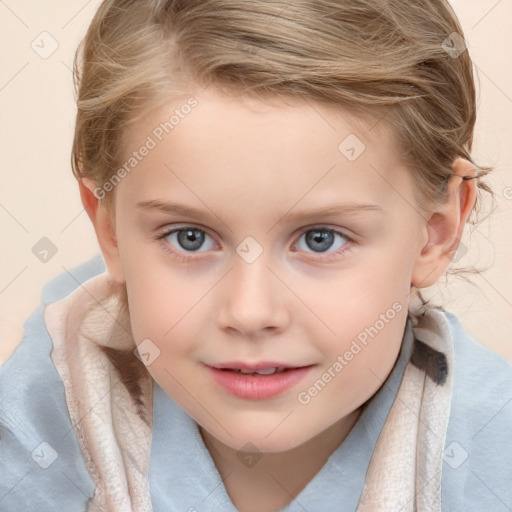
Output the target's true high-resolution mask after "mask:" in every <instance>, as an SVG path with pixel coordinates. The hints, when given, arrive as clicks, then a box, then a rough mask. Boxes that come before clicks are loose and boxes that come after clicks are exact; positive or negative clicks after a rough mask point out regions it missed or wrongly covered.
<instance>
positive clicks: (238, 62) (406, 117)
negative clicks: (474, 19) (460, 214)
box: [72, 0, 493, 224]
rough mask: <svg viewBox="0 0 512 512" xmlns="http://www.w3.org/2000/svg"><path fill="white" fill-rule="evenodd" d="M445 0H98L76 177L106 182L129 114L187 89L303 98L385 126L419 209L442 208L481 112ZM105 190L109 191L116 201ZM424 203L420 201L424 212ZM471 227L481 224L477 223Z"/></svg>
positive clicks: (85, 49)
mask: <svg viewBox="0 0 512 512" xmlns="http://www.w3.org/2000/svg"><path fill="white" fill-rule="evenodd" d="M461 44H462V45H463V44H464V39H463V31H462V28H461V26H460V24H459V22H458V20H457V17H456V15H455V13H454V12H453V10H452V9H451V7H450V5H449V3H448V2H447V1H445V0H410V1H404V0H294V1H293V2H289V3H288V4H287V5H286V6H283V4H282V2H277V1H273V0H266V1H260V0H229V1H226V0H105V1H104V2H103V3H102V4H101V5H100V7H99V9H98V11H97V13H96V15H95V16H94V19H93V21H92V23H91V25H90V27H89V29H88V31H87V34H86V36H85V38H84V40H83V41H82V43H81V45H80V47H79V48H78V50H77V54H76V56H75V63H74V76H75V87H76V89H77V106H78V112H77V118H76V128H75V136H74V142H73V150H72V167H73V172H74V174H75V176H76V177H77V178H78V179H81V178H82V177H84V176H87V177H90V178H92V179H93V180H94V181H95V183H96V184H98V185H101V184H102V183H105V182H106V181H107V180H109V178H110V177H111V176H112V175H113V174H114V173H115V172H116V170H117V168H118V167H119V165H120V164H121V162H120V161H119V155H120V146H121V144H120V140H121V137H122V135H123V131H125V130H126V129H127V128H129V125H130V122H133V121H134V120H137V119H139V118H140V117H141V116H142V115H144V113H145V112H147V111H149V110H150V109H152V108H155V107H156V106H158V105H160V104H163V103H164V102H166V101H169V99H170V98H171V97H172V96H179V95H181V96H182V95H183V93H184V91H186V90H187V85H190V84H202V85H206V84H209V83H213V84H215V86H217V87H220V88H221V89H223V90H224V91H225V92H226V93H227V92H228V91H231V92H233V93H236V92H238V94H240V92H242V93H244V94H248V95H254V96H256V97H260V98H263V97H284V98H286V97H302V98H305V99H308V100H312V101H317V102H328V103H330V104H336V105H339V106H340V107H341V108H343V109H346V110H347V111H348V112H352V113H356V114H360V115H361V116H366V117H373V118H374V119H377V123H378V122H381V121H382V122H384V123H388V124H389V125H390V126H391V127H392V132H393V134H394V137H395V140H396V147H397V151H399V154H400V155H401V157H402V159H403V161H404V163H405V164H406V165H407V166H408V168H409V169H410V170H411V172H412V176H413V178H414V180H415V183H416V184H417V187H416V189H417V193H418V195H419V203H420V204H428V203H433V204H436V203H439V202H442V201H443V199H444V193H445V190H446V186H447V183H448V179H449V177H450V176H451V175H452V174H453V171H452V167H451V166H452V163H453V161H454V159H455V158H456V157H458V156H461V157H463V158H466V159H467V160H469V161H470V162H472V163H473V164H474V165H475V167H476V168H477V170H478V172H477V177H476V180H477V185H478V189H479V190H478V194H477V196H478V197H477V202H476V204H475V208H474V210H473V212H472V214H475V213H478V209H479V203H480V199H481V197H480V193H481V190H484V191H487V192H489V193H490V194H491V195H493V192H492V190H491V189H490V188H489V187H488V185H487V184H485V183H484V182H483V181H482V180H481V178H482V177H483V176H485V175H486V174H487V173H488V172H489V171H490V170H491V168H490V167H479V166H477V165H476V164H475V162H473V160H472V158H471V155H470V152H471V147H472V142H473V130H474V125H475V120H476V98H475V96H476V94H475V84H474V77H473V66H472V62H471V59H470V56H469V52H468V51H467V49H466V48H465V47H463V46H462V47H461ZM112 195H113V193H109V194H108V195H107V196H106V197H105V203H106V205H107V206H108V205H110V204H111V203H112V199H113V198H112ZM421 207H422V208H424V206H421ZM473 224H475V222H473Z"/></svg>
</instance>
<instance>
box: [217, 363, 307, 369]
mask: <svg viewBox="0 0 512 512" xmlns="http://www.w3.org/2000/svg"><path fill="white" fill-rule="evenodd" d="M208 366H211V367H213V368H217V369H219V370H222V369H231V370H232V369H234V368H236V369H239V370H250V371H258V370H267V369H269V368H302V367H304V366H311V365H300V364H299V365H295V364H289V363H280V362H275V361H260V362H255V363H246V362H243V361H233V362H229V363H218V364H211V365H208Z"/></svg>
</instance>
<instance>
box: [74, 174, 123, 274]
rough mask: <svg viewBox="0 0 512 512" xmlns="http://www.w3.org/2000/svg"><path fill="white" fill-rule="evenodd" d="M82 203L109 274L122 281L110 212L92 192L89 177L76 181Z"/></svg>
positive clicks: (92, 188) (92, 186)
mask: <svg viewBox="0 0 512 512" xmlns="http://www.w3.org/2000/svg"><path fill="white" fill-rule="evenodd" d="M78 187H79V190H80V198H81V200H82V204H83V206H84V208H85V210H86V212H87V215H89V218H90V219H91V222H92V224H93V226H94V231H95V232H96V238H97V239H98V243H99V246H100V249H101V252H102V254H103V259H104V260H105V264H106V267H107V270H108V273H109V274H110V276H111V277H112V278H113V279H114V280H115V281H117V282H118V283H121V284H122V283H124V282H125V278H124V273H123V270H122V266H121V259H120V255H119V246H118V242H117V239H116V233H115V229H114V226H113V224H112V222H113V219H112V217H113V216H112V215H111V213H110V212H109V211H108V210H107V209H106V208H105V206H104V205H103V203H102V202H101V201H100V199H99V198H98V197H96V195H95V194H94V191H95V190H96V185H95V183H94V181H93V180H92V179H90V178H82V180H81V181H79V182H78Z"/></svg>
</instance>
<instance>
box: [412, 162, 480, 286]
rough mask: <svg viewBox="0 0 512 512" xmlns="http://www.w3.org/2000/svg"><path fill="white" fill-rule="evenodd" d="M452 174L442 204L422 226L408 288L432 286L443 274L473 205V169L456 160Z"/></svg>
mask: <svg viewBox="0 0 512 512" xmlns="http://www.w3.org/2000/svg"><path fill="white" fill-rule="evenodd" d="M453 173H454V174H453V175H452V176H451V177H450V180H449V182H448V187H447V190H446V194H445V201H444V202H443V203H442V204H440V205H439V206H438V207H437V209H436V210H435V211H434V212H433V213H432V215H431V217H430V218H429V220H428V221H427V223H426V224H425V226H424V230H425V231H424V238H423V241H422V244H421V246H420V247H419V253H418V255H417V257H416V261H415V264H414V268H413V273H412V276H411V284H412V285H413V286H415V287H417V288H427V287H429V286H432V285H433V284H434V283H436V282H437V281H438V280H439V278H440V277H441V276H442V275H443V274H444V272H445V271H446V269H447V267H448V265H449V264H450V262H451V260H452V259H453V257H454V255H455V253H456V251H457V248H458V247H459V244H460V240H461V237H462V232H463V230H464V226H465V224H466V221H467V219H468V217H469V214H470V213H471V210H472V209H473V207H474V204H475V200H476V183H475V179H472V178H475V177H476V174H475V167H474V165H473V164H472V163H471V162H469V161H468V160H466V159H463V158H457V159H456V160H455V161H454V163H453ZM425 239H426V240H427V242H426V243H424V241H425Z"/></svg>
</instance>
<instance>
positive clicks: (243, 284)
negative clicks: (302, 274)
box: [218, 256, 292, 338]
mask: <svg viewBox="0 0 512 512" xmlns="http://www.w3.org/2000/svg"><path fill="white" fill-rule="evenodd" d="M221 286H222V288H223V289H222V293H221V295H222V299H221V304H220V307H219V312H218V321H219V327H220V328H221V329H223V330H225V331H229V332H230V333H231V334H234V335H237V336H242V337H248V338H257V337H261V336H264V335H265V334H269V333H277V332H281V331H283V330H284V329H286V327H287V325H288V323H289V321H290V312H289V308H288V304H289V300H290V296H291V295H292V294H291V292H290V291H289V290H288V289H287V288H286V285H285V284H284V283H283V282H282V280H281V279H280V278H279V277H278V276H277V275H276V272H275V271H274V270H271V268H269V266H268V261H267V259H266V258H264V257H263V256H260V258H258V259H257V260H256V261H254V262H252V263H247V262H246V261H244V260H243V259H242V258H238V259H235V263H234V268H233V269H232V271H231V272H229V273H228V275H227V276H226V277H225V279H224V280H223V283H222V285H221Z"/></svg>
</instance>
